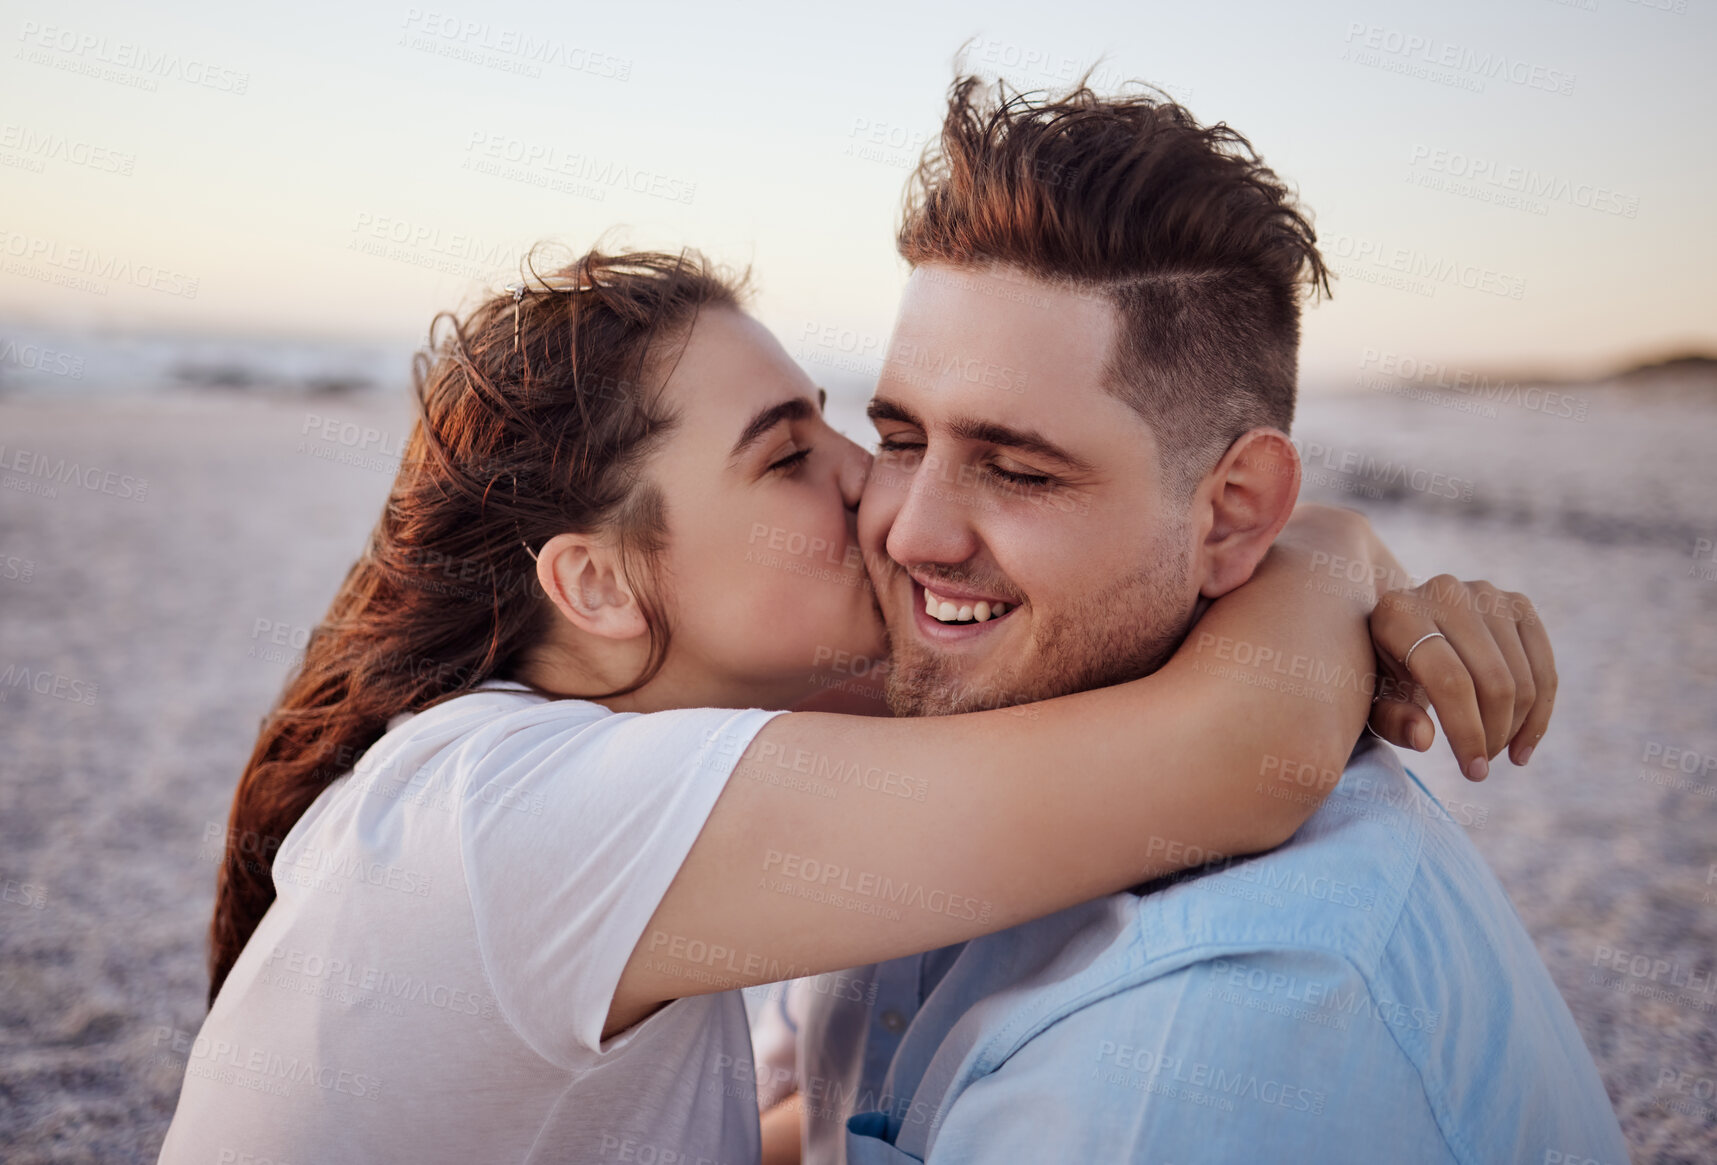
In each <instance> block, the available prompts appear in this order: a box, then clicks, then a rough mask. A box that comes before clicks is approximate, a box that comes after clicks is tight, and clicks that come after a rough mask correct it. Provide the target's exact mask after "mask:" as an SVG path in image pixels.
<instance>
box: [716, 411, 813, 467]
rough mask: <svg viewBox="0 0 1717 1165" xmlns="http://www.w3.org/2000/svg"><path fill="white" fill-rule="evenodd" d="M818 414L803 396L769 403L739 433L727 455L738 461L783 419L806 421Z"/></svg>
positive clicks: (729, 458)
mask: <svg viewBox="0 0 1717 1165" xmlns="http://www.w3.org/2000/svg"><path fill="white" fill-rule="evenodd" d="M816 415H817V410H816V407H815V406H813V405H812V404H811V402H810V401H808V400H806V399H805V398H804V397H802V396H796V397H793V398H792V399H791V400H784V401H781V402H780V403H779V404H772V405H769V406H768V407H767V408H763V409H760V410H758V412H757V414H756V415H755V416H753V417H752V418H751V420H750V421H749V422H747V423H746V426H745V428H744V430H743V431H742V432H741V433H740V434H739V440H737V441H735V442H734V443H733V452H731V453H729V454H728V455H727V459H728V460H729V461H736V460H738V459H739V457H740V455H741V454H743V453H744V452H745V451H746V450H747V449H749V448H751V446H753V445H755V444H756V443H757V442H758V441H759V440H761V439H762V438H763V435H764V434H765V433H767V432H768V431H769V430H770V429H773V428H774V427H775V426H776V425H779V424H780V423H781V422H782V421H805V420H809V419H810V418H812V417H814V416H816Z"/></svg>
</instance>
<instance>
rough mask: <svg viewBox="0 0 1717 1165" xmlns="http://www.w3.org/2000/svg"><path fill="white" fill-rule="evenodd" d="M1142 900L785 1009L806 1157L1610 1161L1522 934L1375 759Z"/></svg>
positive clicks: (1369, 749) (1578, 1063) (1484, 871)
mask: <svg viewBox="0 0 1717 1165" xmlns="http://www.w3.org/2000/svg"><path fill="white" fill-rule="evenodd" d="M1152 889H1153V892H1151V893H1148V894H1144V895H1135V894H1117V895H1114V896H1112V897H1109V898H1104V899H1100V900H1098V901H1095V902H1089V903H1086V904H1084V905H1082V906H1078V907H1075V908H1073V909H1071V910H1066V911H1062V912H1061V913H1059V914H1055V915H1051V916H1049V917H1048V918H1043V919H1039V920H1038V921H1036V922H1032V923H1028V924H1026V925H1023V926H1018V927H1015V928H1013V929H1012V930H1008V931H1003V932H1001V933H999V934H994V935H989V936H986V937H984V938H981V939H976V940H973V941H972V942H970V943H967V944H965V945H964V946H961V947H951V948H947V949H945V950H942V951H934V952H931V953H930V954H928V955H921V956H914V957H912V958H906V959H896V960H894V961H893V962H890V963H884V964H880V965H878V966H875V967H869V968H863V969H860V970H857V971H852V972H848V973H847V974H848V976H851V977H856V980H857V981H858V982H861V983H867V984H872V985H874V986H873V987H871V988H870V989H868V990H867V991H865V992H851V991H849V992H846V993H844V994H842V993H836V992H816V991H811V992H808V993H806V994H805V995H804V996H803V999H804V1003H803V1007H802V1013H803V1017H804V1018H803V1021H802V1022H801V1024H800V1030H799V1033H798V1040H799V1047H798V1061H799V1065H798V1066H799V1072H800V1077H801V1081H800V1087H801V1090H802V1092H804V1093H805V1097H806V1107H807V1111H808V1130H809V1131H808V1138H807V1158H806V1159H807V1162H808V1163H809V1165H827V1163H828V1162H833V1161H839V1160H841V1159H842V1155H843V1153H844V1159H845V1160H846V1161H847V1162H849V1163H850V1165H872V1163H874V1162H907V1161H929V1162H932V1163H933V1165H957V1163H962V1162H1007V1163H1010V1165H1011V1163H1016V1162H1017V1163H1026V1165H1030V1163H1036V1162H1105V1163H1106V1162H1124V1161H1150V1162H1206V1161H1218V1162H1220V1161H1244V1162H1258V1161H1292V1162H1301V1161H1317V1162H1347V1161H1353V1162H1360V1161H1363V1162H1367V1163H1370V1165H1375V1163H1376V1162H1379V1161H1387V1162H1407V1163H1413V1162H1439V1163H1441V1162H1472V1163H1475V1165H1476V1163H1479V1162H1484V1163H1487V1165H1488V1163H1490V1162H1497V1161H1509V1162H1516V1161H1525V1162H1534V1163H1542V1165H1556V1163H1559V1162H1563V1163H1577V1165H1587V1163H1601V1165H1624V1163H1625V1162H1626V1161H1627V1159H1628V1157H1627V1149H1626V1146H1625V1143H1624V1142H1623V1139H1622V1135H1621V1130H1620V1128H1619V1127H1618V1125H1617V1123H1616V1119H1615V1115H1614V1113H1613V1112H1612V1110H1611V1108H1610V1100H1609V1097H1608V1095H1607V1094H1606V1093H1605V1091H1604V1086H1603V1083H1602V1081H1600V1080H1599V1078H1598V1073H1597V1070H1596V1068H1595V1067H1594V1065H1593V1063H1592V1058H1591V1055H1590V1054H1589V1053H1588V1052H1587V1050H1586V1047H1585V1045H1584V1043H1582V1041H1581V1038H1580V1033H1579V1032H1578V1030H1577V1029H1576V1028H1575V1025H1574V1019H1573V1017H1572V1016H1571V1015H1570V1014H1569V1012H1568V1008H1567V1006H1566V1004H1564V1003H1563V1001H1562V997H1561V995H1560V994H1559V993H1558V992H1557V990H1556V986H1555V984H1554V983H1552V982H1551V979H1550V976H1549V973H1548V972H1547V971H1546V969H1545V967H1544V964H1543V962H1542V960H1540V959H1539V957H1538V953H1537V951H1536V950H1535V949H1534V948H1533V945H1532V940H1531V939H1530V937H1528V935H1527V933H1526V930H1525V928H1524V927H1522V925H1521V923H1520V919H1519V916H1518V915H1516V913H1515V912H1514V908H1513V907H1512V906H1511V905H1510V903H1509V901H1508V898H1507V897H1506V895H1505V894H1504V893H1503V890H1502V887H1501V886H1500V885H1499V884H1498V883H1497V881H1496V878H1495V877H1494V876H1493V875H1492V874H1491V872H1490V870H1489V868H1488V867H1486V865H1485V864H1484V861H1483V859H1482V858H1480V857H1479V855H1478V853H1477V851H1476V850H1475V849H1474V848H1473V846H1472V844H1471V843H1470V842H1469V841H1468V840H1467V837H1466V835H1465V833H1464V832H1463V831H1462V830H1461V828H1460V827H1459V826H1458V825H1456V824H1455V822H1454V821H1453V820H1451V819H1450V817H1449V815H1448V813H1447V812H1446V811H1445V810H1444V808H1443V807H1442V806H1441V805H1440V804H1439V803H1438V802H1437V801H1436V799H1435V798H1434V797H1432V796H1431V795H1430V793H1429V792H1427V791H1426V790H1425V789H1424V787H1423V786H1422V785H1420V784H1419V782H1418V779H1417V778H1415V777H1413V776H1412V774H1410V773H1408V772H1407V771H1406V770H1405V769H1403V768H1402V767H1401V764H1400V761H1399V760H1398V759H1397V758H1396V756H1395V753H1394V752H1393V750H1391V749H1390V748H1388V747H1386V746H1383V745H1381V744H1379V743H1377V742H1375V741H1372V740H1370V738H1369V737H1368V738H1367V741H1366V742H1362V743H1361V744H1360V745H1359V746H1358V747H1357V748H1356V749H1355V750H1354V754H1353V756H1352V757H1351V758H1350V759H1349V762H1348V766H1347V769H1346V771H1345V772H1344V773H1343V775H1342V780H1341V782H1340V784H1339V785H1338V786H1337V787H1336V789H1335V791H1334V792H1333V793H1332V794H1331V796H1330V797H1329V799H1328V800H1327V801H1326V802H1325V804H1324V805H1323V807H1322V808H1320V809H1319V810H1318V812H1317V813H1316V814H1314V815H1313V817H1312V819H1311V820H1310V821H1309V822H1308V823H1307V824H1306V825H1305V827H1304V828H1302V829H1301V830H1300V832H1299V833H1298V834H1297V835H1296V836H1295V837H1294V839H1293V840H1292V841H1291V842H1290V843H1289V844H1287V845H1285V846H1283V847H1281V848H1280V849H1277V850H1275V851H1273V852H1271V853H1269V854H1266V855H1263V856H1261V857H1257V858H1253V859H1249V860H1243V861H1236V862H1233V863H1231V864H1228V865H1226V866H1225V867H1223V868H1219V869H1215V870H1210V869H1206V870H1205V871H1202V872H1200V873H1199V874H1198V875H1197V876H1194V877H1188V878H1185V879H1182V880H1180V881H1177V882H1175V883H1173V884H1172V885H1168V886H1166V887H1160V888H1159V887H1153V888H1152ZM855 996H857V997H858V998H857V999H856V1000H855V998H854V997H855ZM885 1021H886V1022H885Z"/></svg>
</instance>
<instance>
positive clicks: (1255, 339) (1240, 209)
mask: <svg viewBox="0 0 1717 1165" xmlns="http://www.w3.org/2000/svg"><path fill="white" fill-rule="evenodd" d="M898 243H899V248H900V253H901V255H902V256H903V257H905V259H906V260H907V261H908V262H909V263H911V264H912V265H913V266H914V267H917V266H920V265H922V264H926V263H942V264H948V265H951V266H954V267H964V268H975V267H989V266H992V265H996V264H1000V265H1003V266H1005V267H1009V268H1013V269H1016V270H1018V271H1020V272H1023V273H1024V274H1026V275H1028V276H1031V277H1033V278H1036V279H1041V280H1044V281H1047V282H1050V283H1055V284H1071V285H1072V286H1073V287H1074V288H1075V289H1078V290H1083V291H1086V292H1089V293H1091V294H1095V295H1099V296H1102V297H1103V298H1105V299H1107V300H1108V301H1109V302H1110V303H1112V304H1113V305H1114V306H1115V309H1116V311H1117V313H1118V315H1119V317H1120V338H1119V339H1118V340H1117V343H1116V347H1115V351H1114V352H1112V353H1110V355H1109V367H1108V375H1107V377H1106V380H1107V383H1108V387H1109V390H1110V391H1111V392H1113V393H1114V394H1115V395H1116V396H1118V397H1119V398H1120V399H1122V400H1124V401H1126V402H1127V404H1129V405H1131V406H1132V407H1133V408H1134V409H1135V410H1136V411H1137V412H1138V413H1139V414H1140V415H1141V416H1142V417H1143V418H1144V419H1145V421H1146V422H1147V423H1148V424H1149V425H1150V426H1151V429H1152V431H1153V432H1154V433H1155V434H1156V438H1157V442H1158V444H1159V445H1160V446H1161V448H1162V451H1163V459H1164V473H1165V480H1164V482H1163V484H1164V486H1165V488H1168V489H1169V490H1171V491H1173V492H1175V493H1176V495H1177V496H1178V497H1181V498H1187V497H1190V496H1191V493H1192V490H1193V489H1194V488H1196V486H1197V484H1198V482H1199V481H1200V480H1202V479H1203V477H1204V475H1205V474H1206V473H1208V472H1209V471H1210V469H1212V468H1213V467H1214V466H1215V464H1216V463H1217V461H1219V460H1220V459H1221V457H1222V454H1223V453H1224V452H1226V451H1227V449H1228V447H1229V446H1230V445H1231V444H1232V443H1233V442H1234V440H1235V439H1236V438H1237V437H1239V436H1240V435H1241V434H1242V433H1245V432H1246V431H1247V430H1248V429H1252V428H1256V427H1258V426H1274V427H1275V428H1278V429H1281V430H1282V431H1284V432H1286V431H1287V430H1288V427H1289V426H1290V425H1291V424H1292V423H1293V419H1294V388H1295V377H1296V375H1297V367H1298V359H1297V356H1298V348H1299V342H1300V299H1301V296H1302V295H1303V294H1305V293H1307V292H1310V293H1311V294H1312V295H1314V296H1315V295H1316V293H1317V291H1318V290H1319V289H1321V290H1322V291H1323V292H1324V293H1325V294H1328V292H1329V275H1328V271H1327V270H1326V268H1325V267H1324V263H1323V259H1322V258H1321V257H1320V256H1319V254H1318V250H1317V236H1316V234H1315V233H1314V232H1313V231H1312V227H1311V223H1310V222H1309V221H1308V219H1307V217H1306V216H1305V215H1304V214H1303V213H1302V212H1301V211H1300V209H1299V208H1298V206H1296V205H1295V201H1294V195H1293V193H1292V192H1291V191H1290V190H1289V189H1288V188H1287V186H1286V185H1285V184H1284V183H1283V182H1282V181H1281V179H1279V178H1277V177H1276V175H1275V174H1274V173H1272V172H1271V171H1270V170H1269V169H1268V168H1266V167H1265V166H1264V164H1263V161H1262V160H1261V159H1260V158H1259V157H1258V155H1257V153H1256V152H1255V151H1254V150H1253V149H1252V146H1251V143H1249V142H1248V141H1247V140H1246V139H1245V138H1244V137H1242V136H1241V135H1240V134H1238V133H1236V132H1235V131H1234V130H1232V129H1229V128H1228V126H1226V125H1223V124H1221V123H1218V124H1216V125H1212V126H1201V125H1199V123H1198V122H1197V121H1196V120H1195V119H1194V118H1193V116H1192V114H1190V113H1188V112H1187V111H1186V110H1185V109H1184V108H1182V107H1181V106H1179V105H1177V104H1175V103H1174V102H1172V101H1170V100H1168V99H1167V98H1166V97H1164V96H1163V95H1161V94H1159V93H1156V92H1139V93H1130V94H1128V95H1126V96H1119V97H1101V96H1099V95H1098V94H1096V93H1094V92H1092V91H1091V90H1090V89H1089V88H1087V87H1086V86H1085V85H1083V84H1081V85H1079V86H1078V87H1076V88H1075V89H1074V90H1073V91H1072V92H1070V93H1067V94H1066V95H1064V96H1058V97H1053V98H1052V97H1045V96H1042V95H1038V94H1032V93H1019V92H1013V93H1011V94H1010V92H1009V90H1008V89H1007V88H1006V86H1005V85H1004V84H1002V83H997V84H996V85H994V86H990V85H987V84H985V83H984V82H983V81H981V80H980V79H979V78H977V77H961V78H959V79H958V80H956V81H955V82H954V85H953V88H952V90H951V91H950V93H949V98H948V113H947V117H946V118H945V120H944V121H943V124H942V135H941V139H940V141H939V142H936V143H932V144H931V146H930V147H929V148H928V149H927V150H926V152H925V156H924V159H923V160H922V162H921V163H920V164H919V167H918V170H917V172H916V174H914V175H913V177H912V178H911V179H910V180H909V182H908V184H907V190H906V206H905V216H904V220H903V221H902V223H901V227H900V235H899V239H898Z"/></svg>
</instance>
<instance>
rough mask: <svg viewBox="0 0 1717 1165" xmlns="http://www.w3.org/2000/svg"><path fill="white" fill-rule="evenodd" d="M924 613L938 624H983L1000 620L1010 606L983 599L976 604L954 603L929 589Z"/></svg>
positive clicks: (925, 594) (925, 596) (926, 593)
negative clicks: (991, 620) (992, 620)
mask: <svg viewBox="0 0 1717 1165" xmlns="http://www.w3.org/2000/svg"><path fill="white" fill-rule="evenodd" d="M924 613H925V614H926V615H928V616H930V617H931V618H932V619H934V620H936V621H937V622H938V623H982V622H985V621H986V620H989V619H1000V618H1001V617H1002V616H1003V615H1005V614H1007V613H1008V605H1007V604H1006V603H990V602H986V601H984V600H982V599H980V600H978V601H977V602H976V603H952V602H949V601H948V600H947V599H944V598H942V597H941V596H940V595H936V594H933V593H931V592H930V591H929V590H928V589H927V590H925V592H924Z"/></svg>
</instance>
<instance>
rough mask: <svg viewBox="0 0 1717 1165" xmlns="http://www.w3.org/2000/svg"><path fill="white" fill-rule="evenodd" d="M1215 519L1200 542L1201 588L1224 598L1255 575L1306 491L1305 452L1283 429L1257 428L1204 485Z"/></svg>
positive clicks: (1202, 495)
mask: <svg viewBox="0 0 1717 1165" xmlns="http://www.w3.org/2000/svg"><path fill="white" fill-rule="evenodd" d="M1198 489H1199V492H1198V495H1197V498H1196V508H1195V512H1197V513H1203V514H1204V515H1205V518H1206V520H1207V521H1208V522H1209V529H1208V530H1207V531H1206V532H1205V535H1204V540H1203V541H1202V542H1201V543H1200V544H1199V546H1198V548H1197V549H1198V565H1199V570H1200V571H1201V574H1202V580H1201V583H1200V587H1199V593H1200V594H1202V595H1204V596H1205V597H1206V598H1211V599H1215V598H1220V597H1221V596H1222V595H1225V594H1227V593H1228V592H1229V591H1231V590H1233V589H1234V588H1235V587H1237V586H1240V585H1241V584H1242V583H1244V582H1245V581H1246V580H1247V579H1249V578H1251V577H1252V572H1253V571H1254V570H1256V569H1258V564H1259V563H1260V562H1262V561H1263V560H1264V553H1265V552H1266V551H1267V550H1269V549H1270V544H1271V543H1272V542H1274V541H1275V540H1276V535H1277V534H1279V533H1281V531H1282V527H1283V526H1285V525H1287V524H1288V519H1289V518H1290V517H1291V516H1292V515H1293V512H1294V503H1295V502H1297V501H1298V500H1299V496H1300V455H1299V452H1298V450H1296V449H1295V448H1294V446H1293V443H1292V442H1290V441H1289V440H1288V436H1287V434H1286V433H1283V432H1282V431H1281V430H1280V429H1253V430H1251V431H1250V432H1248V433H1246V434H1245V435H1244V436H1242V437H1241V438H1240V439H1239V440H1237V441H1235V442H1234V444H1233V445H1230V446H1229V447H1228V452H1227V453H1225V454H1224V455H1223V457H1222V460H1221V461H1220V462H1219V463H1218V464H1217V466H1216V468H1215V469H1214V470H1212V471H1211V472H1210V474H1209V475H1208V476H1206V477H1205V479H1204V481H1203V483H1202V484H1200V486H1199V487H1198Z"/></svg>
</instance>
